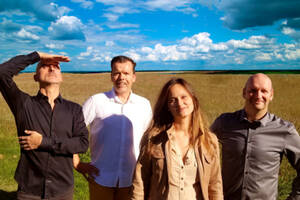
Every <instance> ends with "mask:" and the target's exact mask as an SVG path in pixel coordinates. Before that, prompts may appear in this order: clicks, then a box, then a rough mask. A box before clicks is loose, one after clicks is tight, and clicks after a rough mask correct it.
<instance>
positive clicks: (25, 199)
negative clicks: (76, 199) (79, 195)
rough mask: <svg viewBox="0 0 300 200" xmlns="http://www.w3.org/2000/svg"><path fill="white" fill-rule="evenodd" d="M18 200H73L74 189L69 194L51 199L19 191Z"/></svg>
mask: <svg viewBox="0 0 300 200" xmlns="http://www.w3.org/2000/svg"><path fill="white" fill-rule="evenodd" d="M17 200H73V189H72V190H69V191H68V192H67V193H65V194H62V195H59V196H57V197H51V198H47V199H43V198H42V197H40V196H36V195H32V194H27V193H25V192H23V191H17Z"/></svg>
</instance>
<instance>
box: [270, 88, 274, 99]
mask: <svg viewBox="0 0 300 200" xmlns="http://www.w3.org/2000/svg"><path fill="white" fill-rule="evenodd" d="M273 96H274V90H273V89H272V91H271V96H270V101H272V100H273Z"/></svg>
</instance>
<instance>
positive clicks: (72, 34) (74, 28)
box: [48, 16, 85, 40]
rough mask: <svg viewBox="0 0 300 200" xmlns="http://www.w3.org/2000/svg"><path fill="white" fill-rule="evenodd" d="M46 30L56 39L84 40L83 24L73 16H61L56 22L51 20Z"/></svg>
mask: <svg viewBox="0 0 300 200" xmlns="http://www.w3.org/2000/svg"><path fill="white" fill-rule="evenodd" d="M48 31H49V33H50V35H51V37H52V38H53V39H56V40H85V36H84V33H83V24H82V23H81V20H80V19H78V18H77V17H74V16H63V17H61V18H59V19H58V20H57V21H56V22H51V25H50V27H49V28H48Z"/></svg>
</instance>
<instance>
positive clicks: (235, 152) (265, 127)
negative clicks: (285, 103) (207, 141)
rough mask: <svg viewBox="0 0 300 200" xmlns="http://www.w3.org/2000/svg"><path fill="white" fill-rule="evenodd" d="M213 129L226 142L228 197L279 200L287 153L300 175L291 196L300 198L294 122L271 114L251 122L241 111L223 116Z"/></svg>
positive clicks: (224, 168)
mask: <svg viewBox="0 0 300 200" xmlns="http://www.w3.org/2000/svg"><path fill="white" fill-rule="evenodd" d="M211 130H212V131H213V132H214V133H215V134H216V135H217V137H218V139H219V141H220V143H221V144H222V176H223V186H224V197H225V200H249V199H255V200H276V199H277V195H278V193H277V188H278V173H279V168H280V163H281V160H282V156H283V155H285V156H286V157H287V158H288V160H289V162H290V164H291V165H292V166H293V167H294V168H295V169H296V171H297V174H298V175H297V177H296V178H295V179H294V182H293V186H292V187H293V188H292V193H291V195H290V199H295V200H296V199H297V200H300V137H299V134H298V133H297V131H296V129H295V127H294V125H293V124H291V123H290V122H287V121H284V120H282V119H280V118H279V117H277V116H275V115H274V114H271V113H267V114H266V115H265V116H264V117H263V118H262V119H261V120H259V121H255V122H252V123H251V122H249V121H248V120H247V118H246V113H245V111H244V110H239V111H237V112H234V113H225V114H222V115H221V116H219V117H218V118H217V119H216V120H215V122H214V123H213V124H212V126H211Z"/></svg>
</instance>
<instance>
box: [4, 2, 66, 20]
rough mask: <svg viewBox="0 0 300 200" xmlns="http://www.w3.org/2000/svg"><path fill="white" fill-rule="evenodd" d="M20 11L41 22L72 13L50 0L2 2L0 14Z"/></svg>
mask: <svg viewBox="0 0 300 200" xmlns="http://www.w3.org/2000/svg"><path fill="white" fill-rule="evenodd" d="M4 11H6V12H16V11H20V12H22V13H26V14H29V15H32V16H34V17H36V18H37V19H40V20H45V21H53V20H55V19H57V18H58V17H59V16H61V15H63V14H64V13H66V12H68V11H70V9H68V8H66V7H59V6H58V5H56V4H54V3H51V2H50V1H48V0H34V1H28V0H1V1H0V12H4Z"/></svg>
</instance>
